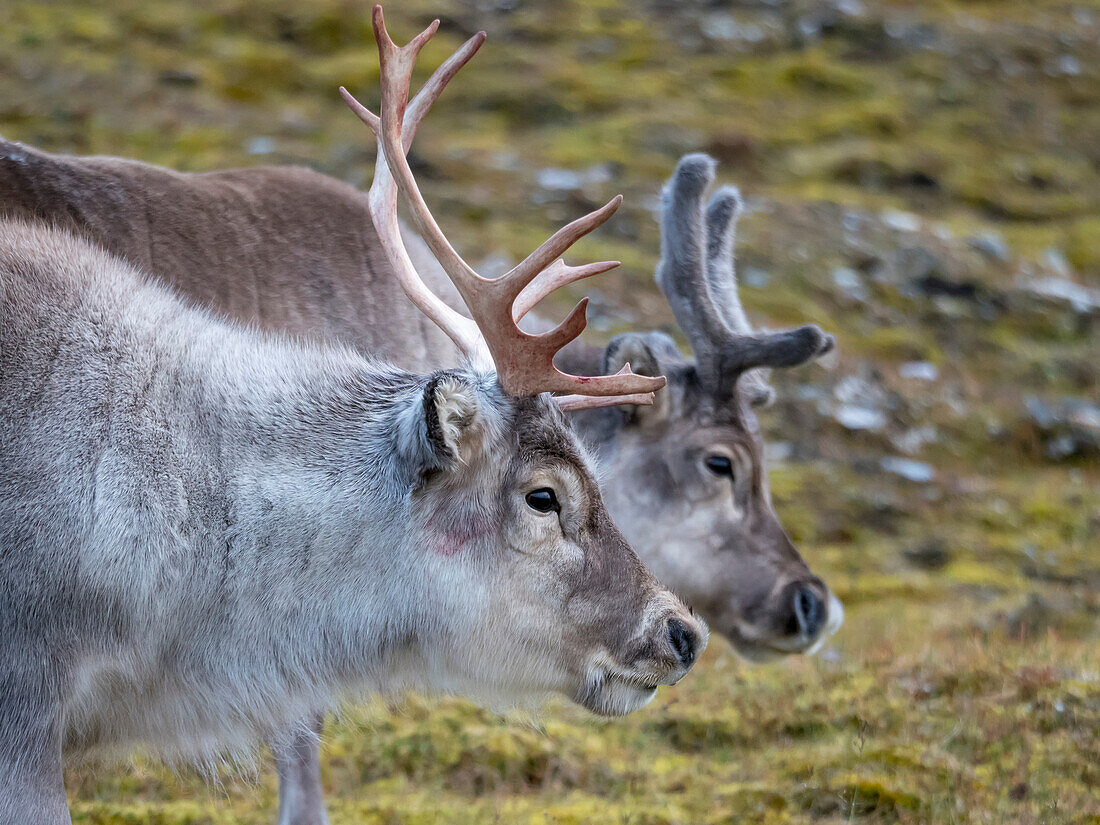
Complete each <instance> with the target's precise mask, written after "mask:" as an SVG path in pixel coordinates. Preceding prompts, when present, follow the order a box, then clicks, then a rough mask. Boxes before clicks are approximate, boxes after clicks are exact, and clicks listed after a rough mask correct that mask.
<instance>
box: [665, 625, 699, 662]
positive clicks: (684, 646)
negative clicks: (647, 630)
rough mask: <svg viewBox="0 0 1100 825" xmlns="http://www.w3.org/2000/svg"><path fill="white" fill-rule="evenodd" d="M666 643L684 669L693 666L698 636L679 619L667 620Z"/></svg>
mask: <svg viewBox="0 0 1100 825" xmlns="http://www.w3.org/2000/svg"><path fill="white" fill-rule="evenodd" d="M668 641H669V644H671V645H672V649H673V651H675V653H676V658H677V659H679V660H680V664H681V665H683V667H684V669H685V670H686V669H687V668H689V667H691V666H692V665H693V664H695V657H696V653H697V649H698V647H699V634H698V633H696V632H695V631H694V630H692V629H691V628H690V627H688V626H687V625H686V624H684V623H683V622H682V621H680V620H679V619H669V620H668Z"/></svg>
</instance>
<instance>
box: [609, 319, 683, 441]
mask: <svg viewBox="0 0 1100 825" xmlns="http://www.w3.org/2000/svg"><path fill="white" fill-rule="evenodd" d="M680 360H683V354H682V353H681V352H680V348H679V347H677V346H676V342H675V341H673V340H672V337H671V336H669V335H666V334H665V333H663V332H624V333H622V334H621V335H616V336H615V337H614V338H612V339H611V340H610V341H609V342H608V344H607V349H605V350H604V353H603V364H602V365H601V372H603V374H604V375H614V374H615V373H616V372H618V371H619V370H620V369H622V368H623V366H624V365H625V364H630V369H631V370H633V371H634V372H636V373H637V374H638V375H651V376H657V375H665V374H666V372H667V365H668V364H669V363H671V362H673V361H680ZM667 394H668V393H667V392H660V393H657V395H656V396H655V398H654V401H653V404H652V405H651V406H645V407H641V406H637V405H624V406H623V408H624V410H626V411H627V413H628V415H629V417H630V419H631V420H641V419H642V418H645V419H646V420H651V419H652V418H653V417H654V416H663V415H667V403H666V398H665V396H666V395H667Z"/></svg>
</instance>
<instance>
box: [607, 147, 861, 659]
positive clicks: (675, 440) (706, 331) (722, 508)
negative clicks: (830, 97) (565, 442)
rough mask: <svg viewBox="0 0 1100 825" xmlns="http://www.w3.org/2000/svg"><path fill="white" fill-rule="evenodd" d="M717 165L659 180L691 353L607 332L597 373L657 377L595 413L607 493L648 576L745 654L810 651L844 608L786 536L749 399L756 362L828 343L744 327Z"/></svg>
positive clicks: (687, 168)
mask: <svg viewBox="0 0 1100 825" xmlns="http://www.w3.org/2000/svg"><path fill="white" fill-rule="evenodd" d="M714 167H715V164H714V161H713V160H711V158H709V157H707V156H706V155H688V156H687V157H684V158H683V159H682V160H681V161H680V163H679V165H678V166H677V168H676V172H675V173H674V174H673V176H672V179H671V180H670V181H669V182H668V185H667V186H666V188H665V190H664V193H663V201H662V212H661V261H660V264H659V266H658V269H657V283H658V284H659V285H660V287H661V289H662V290H663V291H664V293H665V295H666V296H667V298H668V300H669V303H670V304H671V305H672V309H673V312H674V313H675V316H676V320H677V321H678V323H679V324H680V327H681V328H682V329H683V331H684V332H685V334H686V335H687V337H688V339H689V340H690V342H691V345H692V349H693V350H694V358H686V357H684V356H683V355H682V354H681V352H680V351H679V349H678V348H677V346H676V344H675V342H674V341H673V340H672V339H671V338H670V337H669V336H667V335H665V334H663V333H660V332H650V333H645V334H642V333H626V334H624V335H620V336H617V337H616V338H614V339H613V340H612V341H611V342H610V344H609V345H608V347H607V349H606V351H605V353H604V364H603V366H604V369H605V371H608V370H609V371H614V370H617V369H618V368H619V367H620V366H621V365H622V364H624V363H627V362H629V363H631V364H632V365H633V366H634V368H635V370H636V371H638V372H639V373H641V374H648V375H657V374H663V375H665V376H667V378H668V387H667V389H665V390H664V392H662V393H661V394H660V396H659V397H658V399H657V402H656V403H655V404H654V405H653V406H651V407H644V408H643V407H634V408H631V409H629V410H628V411H626V412H623V413H622V414H620V415H617V416H613V415H611V412H612V411H606V414H604V415H601V416H600V421H601V422H602V426H610V427H612V428H613V430H614V433H613V435H611V436H610V437H609V436H608V433H607V432H606V431H605V432H604V433H602V434H601V436H600V438H599V439H598V440H599V441H600V442H601V464H603V466H605V467H606V468H607V470H606V471H607V478H608V481H607V483H606V484H605V485H604V495H605V497H606V499H607V502H608V506H609V508H610V509H611V512H612V513H614V514H615V516H616V520H617V521H618V523H619V524H620V525H622V526H623V528H624V531H625V532H626V535H627V536H628V538H629V539H630V540H631V541H632V542H633V543H634V545H635V546H636V547H637V548H638V549H639V552H640V553H641V554H642V557H643V558H644V559H645V560H646V562H647V564H649V565H650V566H651V567H652V569H653V570H654V572H655V573H656V574H657V575H658V576H659V577H660V578H661V580H662V581H665V582H667V583H668V584H669V586H670V587H672V588H673V589H674V590H675V591H676V592H677V593H678V594H679V595H680V596H681V597H682V598H684V599H685V600H686V601H687V602H688V603H689V604H692V605H693V606H695V607H696V608H697V609H699V610H700V612H701V613H702V614H703V615H704V616H705V617H706V619H707V621H708V622H709V623H710V624H711V626H712V627H714V628H717V629H718V630H719V631H720V632H721V633H723V634H724V635H725V636H726V637H728V638H729V639H730V641H731V642H732V643H733V644H734V645H735V646H736V648H737V649H738V650H739V651H740V652H741V653H743V654H744V655H745V656H747V657H749V658H752V659H766V658H771V657H773V656H777V655H782V654H786V653H798V652H805V651H813V650H815V649H816V648H817V646H818V645H819V644H820V643H821V641H822V640H823V639H824V638H825V637H826V636H828V635H829V634H831V633H832V632H834V631H835V630H836V629H838V628H839V627H840V624H841V622H842V620H843V615H844V614H843V608H842V607H841V605H840V602H839V601H838V600H837V599H836V597H835V596H833V595H832V594H831V593H830V592H829V590H828V588H827V587H826V586H825V584H824V583H823V582H822V581H821V579H819V578H818V577H816V576H814V575H812V574H811V573H810V571H809V569H808V568H807V566H806V564H805V562H804V561H803V560H802V558H801V556H800V555H799V554H798V551H797V550H796V549H795V547H794V545H793V544H792V543H791V541H790V539H789V538H788V537H787V535H786V533H785V532H784V530H783V527H782V526H781V524H780V522H779V519H778V517H777V516H776V513H775V510H774V508H773V507H772V502H771V496H770V494H769V490H768V476H767V471H766V469H765V464H764V443H763V440H762V438H761V435H760V428H759V426H758V424H757V420H756V415H755V413H754V408H755V407H758V406H761V405H763V404H766V403H768V402H769V401H770V400H771V397H772V391H771V389H770V388H769V387H768V385H767V383H766V381H765V378H764V375H763V371H764V370H765V369H767V368H777V367H793V366H796V365H798V364H802V363H805V362H806V361H809V360H811V359H813V358H816V357H817V356H819V355H821V354H823V353H825V352H827V351H828V350H830V349H831V348H832V347H833V346H834V340H833V338H832V336H830V335H826V334H824V333H823V332H822V331H821V330H820V329H819V328H818V327H816V326H814V325H807V326H803V327H799V328H798V329H794V330H785V331H782V332H757V331H754V330H753V329H752V327H751V326H750V324H749V322H748V320H747V319H746V317H745V312H744V310H743V309H742V307H741V303H740V301H739V299H738V294H737V281H736V278H735V275H734V269H733V241H734V229H735V225H736V221H737V218H738V215H739V213H740V211H741V199H740V196H739V194H738V192H737V190H736V189H734V188H732V187H722V188H720V189H718V190H717V191H716V192H715V193H714V195H713V196H712V197H711V198H710V200H709V203H704V197H705V195H706V192H707V189H708V188H709V186H710V184H711V183H712V181H713V179H714Z"/></svg>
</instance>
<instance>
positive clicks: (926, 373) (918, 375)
mask: <svg viewBox="0 0 1100 825" xmlns="http://www.w3.org/2000/svg"><path fill="white" fill-rule="evenodd" d="M898 375H899V376H901V377H902V378H905V379H906V380H909V381H935V380H936V379H937V378H939V377H940V370H939V367H937V366H936V365H935V364H933V363H932V362H931V361H906V362H905V363H904V364H902V365H901V366H900V367H898Z"/></svg>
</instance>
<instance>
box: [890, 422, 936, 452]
mask: <svg viewBox="0 0 1100 825" xmlns="http://www.w3.org/2000/svg"><path fill="white" fill-rule="evenodd" d="M937 441H939V431H937V430H936V428H935V427H933V426H932V425H931V424H927V425H925V426H923V427H910V428H909V429H908V430H906V431H905V432H904V433H902V434H901V435H899V436H892V437H891V438H890V443H891V444H893V445H894V446H895V447H897V448H898V449H899V450H901V451H902V452H903V453H905V454H906V455H916V454H917V453H918V452H920V449H921V447H923V446H924V445H925V444H935V443H936V442H937Z"/></svg>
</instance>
